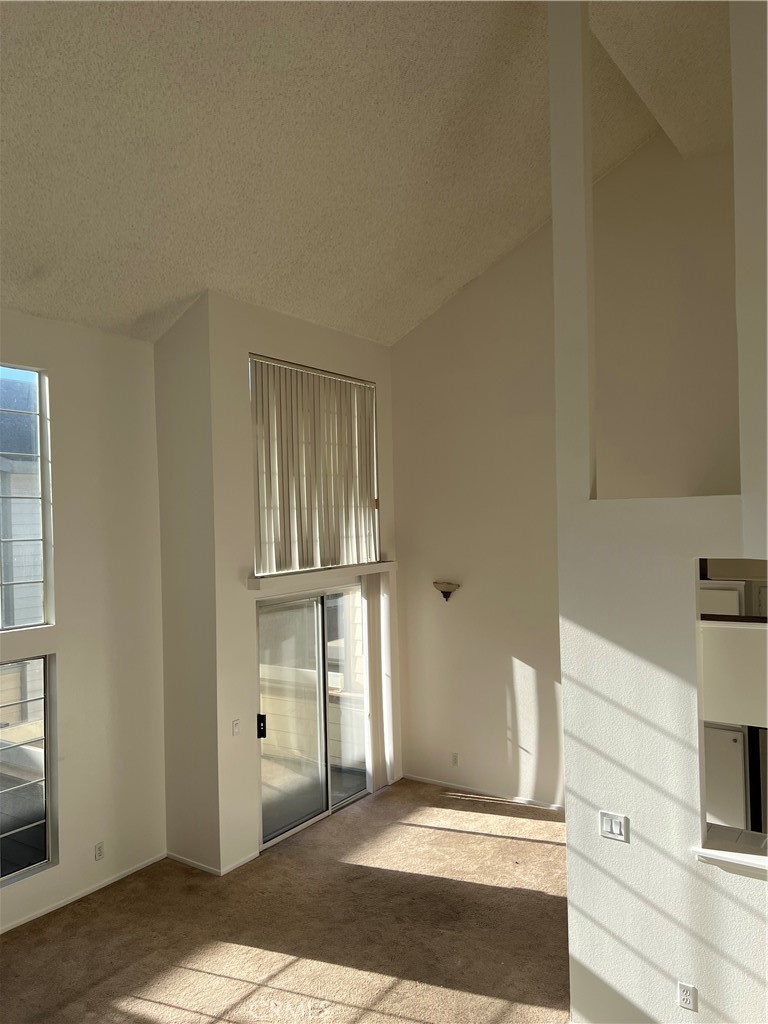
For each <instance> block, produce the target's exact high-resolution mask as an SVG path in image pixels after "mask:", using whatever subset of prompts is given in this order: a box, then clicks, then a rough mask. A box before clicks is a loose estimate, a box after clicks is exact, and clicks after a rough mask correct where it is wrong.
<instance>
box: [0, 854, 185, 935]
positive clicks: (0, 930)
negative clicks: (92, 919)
mask: <svg viewBox="0 0 768 1024" xmlns="http://www.w3.org/2000/svg"><path fill="white" fill-rule="evenodd" d="M166 856H167V854H165V853H160V854H158V855H157V856H156V857H150V858H149V860H145V861H142V862H141V864H137V865H136V866H135V867H132V868H127V869H126V870H125V871H119V872H118V873H117V874H116V875H111V876H110V877H109V878H105V879H104V881H103V882H97V883H96V885H91V886H89V887H88V888H87V889H82V890H81V891H80V892H78V893H75V895H74V896H67V897H66V898H65V899H63V900H58V901H57V902H56V903H52V904H51V905H50V906H49V907H45V909H43V910H36V911H35V912H34V913H33V914H27V916H26V917H22V918H21V920H19V921H14V922H13V924H8V925H1V926H0V935H4V934H5V932H10V931H12V930H13V929H14V928H20V927H21V925H23V924H29V922H30V921H35V920H37V918H38V917H45V915H46V914H52V913H53V911H54V910H60V909H61V908H62V907H66V906H68V905H69V904H70V903H76V902H77V901H78V900H82V899H84V898H85V897H86V896H90V895H91V893H94V892H98V891H99V889H106V887H107V886H108V885H113V884H114V883H115V882H119V881H120V879H121V878H127V877H128V875H135V874H136V872H137V871H143V869H144V868H148V867H151V866H152V865H153V864H159V863H160V861H161V860H165V858H166Z"/></svg>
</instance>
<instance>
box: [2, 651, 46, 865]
mask: <svg viewBox="0 0 768 1024" xmlns="http://www.w3.org/2000/svg"><path fill="white" fill-rule="evenodd" d="M46 668H47V659H46V658H31V659H29V660H28V661H17V662H14V663H13V664H8V665H2V666H0V875H1V876H2V877H3V878H5V877H7V876H8V875H15V874H16V873H17V872H19V871H23V870H24V869H25V868H29V867H33V866H34V865H37V864H41V863H43V862H45V861H47V860H48V840H49V836H48V792H47V778H48V768H47V765H48V761H47V756H46V750H47V740H48V735H47V734H48V729H47V687H46Z"/></svg>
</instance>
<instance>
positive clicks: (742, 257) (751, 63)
mask: <svg viewBox="0 0 768 1024" xmlns="http://www.w3.org/2000/svg"><path fill="white" fill-rule="evenodd" d="M728 6H729V10H730V19H731V79H732V92H733V170H734V177H733V190H734V213H735V228H736V329H737V335H738V345H739V432H740V445H741V494H742V523H743V534H744V556H745V557H746V558H765V557H766V311H765V303H766V255H765V237H766V185H765V183H766V155H765V154H766V97H765V90H766V58H765V36H766V12H765V4H757V3H732V4H729V5H728Z"/></svg>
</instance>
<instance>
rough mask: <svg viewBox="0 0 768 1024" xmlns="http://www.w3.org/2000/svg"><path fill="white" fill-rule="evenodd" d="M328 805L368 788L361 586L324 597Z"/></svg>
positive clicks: (347, 798) (334, 805) (338, 803)
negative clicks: (328, 776) (328, 766)
mask: <svg viewBox="0 0 768 1024" xmlns="http://www.w3.org/2000/svg"><path fill="white" fill-rule="evenodd" d="M325 647H326V664H327V675H328V760H329V762H330V768H331V806H332V807H338V806H339V805H340V804H343V803H344V802H345V801H346V800H349V799H351V798H352V797H353V796H357V795H358V794H359V793H364V792H365V791H366V789H367V779H366V773H365V743H366V715H365V684H366V658H365V629H364V620H363V599H362V592H361V589H360V587H359V586H356V587H349V588H347V589H345V590H343V591H339V592H337V593H334V594H328V595H326V597H325Z"/></svg>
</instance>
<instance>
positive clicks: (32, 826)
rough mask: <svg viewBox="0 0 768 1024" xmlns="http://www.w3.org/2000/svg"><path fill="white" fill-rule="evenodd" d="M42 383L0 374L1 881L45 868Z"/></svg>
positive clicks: (46, 575)
mask: <svg viewBox="0 0 768 1024" xmlns="http://www.w3.org/2000/svg"><path fill="white" fill-rule="evenodd" d="M47 409H48V404H47V390H46V381H45V377H44V376H43V375H42V374H40V373H37V372H36V371H34V370H20V369H16V368H15V367H10V366H0V548H1V551H0V629H2V631H9V630H13V631H14V632H15V633H16V641H15V648H16V649H15V652H14V653H15V656H16V658H20V659H21V660H17V661H14V662H10V663H6V664H3V665H0V876H2V878H3V881H6V880H8V881H10V880H11V878H12V877H14V876H17V875H19V873H21V872H25V871H26V870H27V869H29V868H35V867H37V866H38V865H41V864H44V863H47V862H48V861H50V860H51V849H52V845H51V839H52V837H51V829H50V792H49V771H48V764H49V761H48V744H49V739H50V736H49V732H50V730H49V727H48V715H49V700H48V687H49V682H50V678H49V677H50V669H51V666H52V661H53V659H52V658H51V657H36V656H35V655H37V654H38V652H39V651H40V648H39V647H38V644H39V643H41V642H44V641H41V640H40V636H39V631H38V630H37V629H35V628H32V627H36V626H40V625H42V624H44V623H47V622H50V621H51V614H50V610H51V604H52V602H51V601H50V593H49V589H50V572H49V571H48V569H49V564H50V558H49V551H50V549H51V530H50V523H51V516H50V512H51V502H50V495H51V492H50V464H49V454H48V452H49V445H48V411H47Z"/></svg>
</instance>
